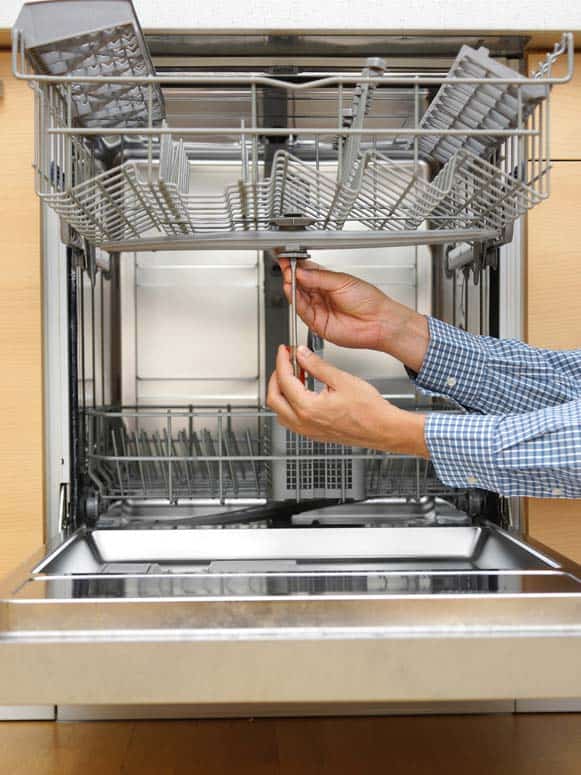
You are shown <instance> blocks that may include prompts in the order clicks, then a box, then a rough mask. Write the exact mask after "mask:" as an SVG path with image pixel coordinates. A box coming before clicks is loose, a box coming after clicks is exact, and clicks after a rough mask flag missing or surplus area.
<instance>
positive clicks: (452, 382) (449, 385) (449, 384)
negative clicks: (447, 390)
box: [446, 377, 457, 387]
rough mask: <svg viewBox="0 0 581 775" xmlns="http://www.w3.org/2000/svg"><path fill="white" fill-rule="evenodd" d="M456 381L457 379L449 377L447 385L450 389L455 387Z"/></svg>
mask: <svg viewBox="0 0 581 775" xmlns="http://www.w3.org/2000/svg"><path fill="white" fill-rule="evenodd" d="M456 381H457V380H456V377H448V379H447V380H446V385H448V387H455V386H456Z"/></svg>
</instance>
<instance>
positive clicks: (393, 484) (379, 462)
mask: <svg viewBox="0 0 581 775" xmlns="http://www.w3.org/2000/svg"><path fill="white" fill-rule="evenodd" d="M85 429H86V430H85V432H86V438H87V450H88V452H87V472H88V475H89V477H90V479H91V481H92V482H93V484H94V485H95V486H96V488H97V490H98V492H99V494H100V496H101V498H102V499H103V500H104V501H118V500H128V501H135V500H151V499H155V500H163V501H166V502H167V503H170V504H176V503H179V502H180V501H187V502H195V501H207V500H212V501H217V502H220V503H225V502H229V501H244V500H256V499H266V500H273V501H285V500H296V501H303V500H309V499H320V498H331V499H338V500H363V499H365V498H370V497H380V496H382V497H397V498H406V499H413V500H419V499H420V498H422V497H425V496H438V495H440V496H443V495H447V494H448V495H449V494H450V492H451V491H450V489H449V488H447V487H446V486H445V485H443V484H442V483H441V482H439V481H438V479H437V478H436V475H435V472H434V469H433V467H432V465H431V463H429V461H426V460H423V459H420V458H414V457H410V456H407V455H394V454H389V453H379V452H377V451H375V450H368V449H354V448H351V447H343V446H341V445H338V444H330V443H319V442H313V441H311V440H310V439H306V438H304V437H300V436H297V435H296V434H294V433H291V432H289V431H286V430H285V429H284V428H282V427H281V426H279V425H278V423H277V422H276V420H275V418H274V416H273V415H272V414H271V413H270V412H267V411H264V410H260V409H256V407H237V408H212V407H191V406H190V407H139V408H138V407H124V408H123V409H108V408H103V409H88V410H87V411H86V415H85Z"/></svg>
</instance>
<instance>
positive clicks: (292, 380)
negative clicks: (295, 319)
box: [276, 345, 310, 414]
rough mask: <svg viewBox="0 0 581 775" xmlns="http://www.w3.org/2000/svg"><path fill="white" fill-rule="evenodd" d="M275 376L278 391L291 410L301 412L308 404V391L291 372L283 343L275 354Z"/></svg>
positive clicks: (288, 357)
mask: <svg viewBox="0 0 581 775" xmlns="http://www.w3.org/2000/svg"><path fill="white" fill-rule="evenodd" d="M276 376H277V380H278V386H279V389H280V392H281V393H282V394H283V396H284V397H285V399H286V400H287V402H288V404H289V405H290V407H291V409H292V410H293V412H294V413H295V414H296V413H298V412H301V411H302V410H303V409H304V408H305V406H306V405H307V404H308V401H309V396H310V393H309V391H308V390H307V389H306V388H305V386H304V385H303V383H302V382H301V381H300V379H298V377H295V375H294V374H293V367H292V363H291V358H290V354H289V352H288V350H287V348H286V347H285V346H284V345H281V346H280V347H279V348H278V353H277V355H276Z"/></svg>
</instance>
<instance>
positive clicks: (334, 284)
mask: <svg viewBox="0 0 581 775" xmlns="http://www.w3.org/2000/svg"><path fill="white" fill-rule="evenodd" d="M310 263H311V262H310V261H308V262H306V264H310ZM289 279H290V277H289ZM352 280H353V278H352V277H351V276H350V275H348V274H344V273H343V272H332V271H331V270H330V269H323V268H321V267H318V266H316V265H315V266H307V265H304V266H303V265H302V264H301V265H300V266H299V267H298V268H297V284H298V285H300V286H301V287H302V288H304V289H305V290H307V291H326V292H327V293H332V292H333V291H338V290H340V289H341V288H343V287H344V286H345V285H347V283H349V282H351V281H352ZM285 282H286V275H285Z"/></svg>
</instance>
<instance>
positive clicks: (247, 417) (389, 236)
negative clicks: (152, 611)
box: [13, 0, 572, 590]
mask: <svg viewBox="0 0 581 775" xmlns="http://www.w3.org/2000/svg"><path fill="white" fill-rule="evenodd" d="M58 6H59V4H58V3H50V4H44V5H43V4H33V3H31V4H27V5H26V6H25V8H24V9H23V12H22V14H21V17H19V20H18V22H17V26H16V29H15V34H14V38H13V40H14V67H15V70H16V72H17V74H18V76H19V77H21V78H27V79H29V80H30V81H31V82H32V83H33V85H34V90H35V98H36V108H37V112H36V119H37V147H36V156H35V170H36V184H37V192H38V194H39V195H40V197H41V199H42V200H43V202H44V203H45V205H46V206H47V208H52V210H53V211H54V212H56V214H57V215H58V216H59V218H60V224H59V227H60V236H62V237H63V238H64V240H65V242H66V243H67V256H66V260H65V261H61V264H60V269H59V271H60V272H61V274H60V275H59V274H58V272H57V279H56V281H55V282H56V285H55V289H54V290H55V292H54V293H53V294H52V295H51V297H50V299H49V304H50V305H55V304H56V301H55V300H57V299H59V298H61V300H62V298H64V299H65V300H66V309H62V310H60V313H59V310H57V311H56V312H55V313H54V314H55V318H57V319H61V320H62V319H66V320H67V322H68V330H67V337H68V353H67V358H68V360H67V362H66V363H65V364H64V366H65V368H66V371H67V373H68V380H69V382H68V385H69V409H68V412H69V414H68V416H67V418H66V421H65V422H64V427H66V428H67V430H68V431H70V433H69V439H70V449H69V450H67V452H68V454H67V456H66V457H67V459H69V458H70V470H71V476H70V478H69V480H68V481H66V482H63V481H62V479H60V481H58V482H56V483H55V482H54V481H52V480H51V481H50V482H48V485H47V486H48V489H49V490H50V491H51V493H52V492H53V491H54V490H55V489H56V487H59V488H60V489H59V495H60V497H59V513H58V515H57V518H56V519H55V518H54V514H53V517H52V523H51V530H50V531H49V532H51V533H54V532H57V531H59V535H60V536H63V535H64V536H65V537H66V538H67V540H66V541H65V543H64V544H63V545H62V546H60V547H59V548H56V549H55V550H54V551H53V552H52V553H50V554H49V556H48V558H47V559H46V560H45V561H44V562H42V563H40V564H39V565H37V567H36V568H35V570H34V572H33V574H32V577H33V578H34V579H36V580H39V579H40V578H45V579H49V578H54V577H61V576H73V577H81V576H95V577H98V576H107V577H110V578H111V579H112V578H113V577H115V576H120V575H121V576H122V575H124V574H125V575H127V576H139V575H147V576H155V575H156V574H162V575H174V576H178V575H180V576H183V575H186V576H188V575H191V576H193V577H194V576H201V575H204V574H205V575H207V576H209V577H212V576H216V575H217V576H220V575H221V574H223V573H234V574H242V575H244V574H248V573H254V574H255V575H256V576H257V577H260V578H263V579H266V578H270V577H271V574H274V576H276V575H277V574H280V573H288V574H290V575H293V574H294V575H295V578H299V576H301V574H304V573H305V570H306V569H308V571H309V572H310V573H313V574H315V575H316V576H317V578H319V579H320V581H321V584H322V587H321V589H323V590H324V589H325V584H327V583H328V584H331V585H332V582H331V581H330V580H331V579H332V578H333V577H334V574H335V575H336V574H340V575H341V576H342V577H350V578H355V577H357V578H359V577H361V574H363V575H365V574H366V573H369V574H373V573H387V574H395V575H398V574H399V576H400V577H402V578H403V577H406V574H407V575H408V576H409V574H414V573H416V574H421V573H426V574H428V575H430V578H431V574H437V573H440V572H445V571H449V572H454V573H458V574H460V576H458V578H463V579H464V581H465V578H467V577H470V576H471V574H472V575H478V574H482V573H486V574H492V575H493V576H494V575H495V574H496V575H499V574H507V573H508V574H510V573H516V572H518V573H521V572H522V573H532V574H551V573H555V572H556V566H555V564H554V563H552V561H551V560H549V559H547V558H545V557H543V556H542V555H539V554H538V553H537V552H535V551H534V550H533V549H531V548H530V547H529V548H527V547H526V546H525V545H524V544H522V543H520V542H519V541H518V540H517V539H515V538H514V536H513V534H512V532H514V531H512V528H514V526H515V520H514V515H513V510H514V504H512V503H509V502H507V501H504V500H502V499H499V498H496V497H495V496H492V495H491V494H489V493H485V492H483V491H478V490H471V489H469V488H462V489H454V488H450V487H447V486H446V485H444V484H443V483H442V482H440V481H439V480H438V478H437V476H436V472H435V470H434V467H433V465H432V464H431V463H430V462H429V461H426V460H423V459H420V458H415V457H410V456H405V455H392V454H388V453H379V452H377V451H376V450H370V449H356V448H351V447H343V446H341V445H337V444H322V443H318V442H313V441H311V440H309V439H306V438H302V437H298V436H296V435H295V434H292V433H290V432H288V431H286V430H285V429H284V428H283V427H282V426H280V425H279V424H278V423H277V422H276V419H275V418H274V417H273V416H272V414H271V413H270V412H269V411H268V410H267V409H266V408H265V406H264V403H265V393H266V383H267V380H268V378H269V375H270V373H271V372H272V369H273V359H274V354H275V352H276V348H277V346H278V345H279V344H281V343H288V342H289V341H291V338H290V334H293V337H294V338H297V340H298V341H299V342H307V341H310V342H312V341H313V340H312V337H310V336H309V333H308V332H307V330H306V328H305V326H304V325H303V324H302V323H300V322H299V321H297V320H296V316H294V317H293V319H292V320H290V321H289V316H288V307H287V303H286V300H285V299H284V295H283V293H282V282H281V276H280V270H279V268H278V265H277V262H276V260H275V258H274V254H273V252H272V249H273V248H274V247H275V246H283V247H285V249H286V248H288V249H289V250H290V253H291V254H293V255H294V254H296V255H305V254H306V252H307V251H308V250H316V254H315V255H314V257H315V258H316V260H317V261H318V262H319V263H321V264H322V265H324V266H328V267H330V268H333V269H337V270H342V271H345V272H351V273H353V274H356V275H358V276H360V277H362V278H363V279H364V280H367V281H369V282H371V283H373V284H374V285H376V286H378V287H379V288H381V289H383V290H385V291H386V292H387V293H389V294H390V295H391V296H392V297H393V298H395V299H396V300H397V301H399V302H401V303H403V304H405V305H407V306H409V307H412V308H414V309H416V310H417V311H418V312H419V313H422V314H435V315H437V316H439V317H441V318H442V319H445V320H448V321H449V322H450V323H453V324H456V325H459V326H461V327H462V328H465V329H467V330H470V331H473V332H475V333H480V334H490V333H496V332H497V330H498V320H499V311H498V293H499V290H498V276H497V266H498V251H499V249H500V246H501V245H504V244H506V243H508V242H510V239H511V235H512V225H513V223H514V222H515V221H516V220H517V219H518V218H519V217H520V216H521V215H523V214H524V213H525V212H526V211H527V210H528V209H530V208H531V207H533V206H535V205H536V204H538V203H540V202H541V201H542V200H543V199H545V198H546V197H547V196H548V175H549V170H550V163H549V156H548V152H547V144H548V136H549V119H550V112H549V102H550V99H549V98H550V92H551V86H552V85H553V83H556V82H557V81H556V79H554V78H553V76H552V73H551V65H552V63H553V62H554V61H556V59H557V58H558V56H560V55H563V54H566V55H567V57H568V62H569V67H571V61H572V60H571V50H572V41H571V38H570V36H567V35H565V36H564V37H563V39H562V41H561V42H560V44H558V46H557V47H556V48H555V50H554V51H553V52H552V53H551V54H550V55H549V56H548V59H547V60H546V62H545V64H543V65H542V66H541V67H540V69H539V71H538V73H536V76H538V77H535V78H534V79H526V78H524V77H523V76H522V75H521V74H520V73H519V72H518V65H519V62H520V59H521V58H522V55H523V46H524V43H525V41H524V40H521V39H517V38H513V37H507V38H506V40H504V39H498V37H496V36H491V37H490V39H489V41H487V42H488V43H489V45H490V46H491V47H492V49H493V51H492V52H491V51H490V50H489V49H487V48H485V47H483V46H481V45H480V43H479V44H478V45H479V46H480V47H479V48H476V47H474V48H472V47H470V46H469V45H464V46H460V45H459V44H460V43H461V41H459V40H456V41H454V40H452V39H450V40H447V42H446V43H444V41H442V40H440V39H438V40H436V38H430V37H429V36H425V37H422V36H418V37H417V38H416V39H415V43H414V42H412V41H411V40H408V41H407V42H406V45H405V46H404V49H405V51H404V50H403V49H402V42H401V40H399V39H398V41H399V42H397V46H398V52H399V53H401V54H402V55H401V56H393V57H391V58H390V57H387V59H385V60H384V59H383V58H382V56H379V55H378V54H376V53H374V50H373V48H374V46H379V47H380V48H381V53H385V51H386V50H389V47H388V48H387V49H386V48H385V46H386V41H385V40H382V39H381V38H373V37H371V38H370V37H367V38H366V36H359V37H358V38H357V40H355V39H353V40H351V39H350V40H351V45H352V46H353V49H352V50H351V51H349V50H348V45H347V42H346V41H341V45H340V46H339V48H337V45H339V44H338V43H337V41H335V42H334V43H333V41H324V40H323V39H319V38H318V37H317V36H310V37H309V36H306V37H304V38H300V39H299V38H297V39H296V40H295V39H294V38H293V39H292V40H291V39H289V40H286V41H285V40H282V39H281V38H280V36H274V37H273V39H272V41H270V43H269V48H268V47H267V48H268V50H264V47H263V46H262V44H261V43H260V42H257V41H256V40H255V39H254V38H253V37H252V36H248V38H247V39H245V42H244V40H243V39H238V38H237V39H236V40H235V41H234V40H232V41H230V42H231V43H232V45H234V47H235V50H236V51H237V52H238V54H237V57H233V56H232V50H231V49H230V47H229V45H228V44H227V43H225V40H224V39H222V38H220V37H219V36H218V38H217V39H216V41H215V43H216V47H217V48H215V50H214V51H213V53H212V54H211V55H209V53H208V51H209V49H208V45H209V38H207V39H204V40H200V39H198V38H196V36H193V37H192V36H190V38H188V37H187V36H186V37H184V38H182V37H180V36H172V35H170V34H168V35H167V36H165V38H164V37H163V36H162V37H159V36H156V37H155V38H152V39H151V41H150V42H151V44H152V45H153V46H154V52H153V58H152V57H150V52H149V50H148V48H147V41H146V40H145V38H144V37H143V35H142V32H141V30H140V28H139V24H138V21H137V19H136V18H135V13H134V9H133V8H132V6H131V4H130V3H125V2H123V0H117V2H115V3H110V4H95V8H93V6H92V4H91V3H90V2H88V0H75V1H74V2H70V3H68V4H67V5H66V7H67V9H68V11H69V13H68V15H67V18H66V29H64V30H63V29H61V27H62V22H59V15H58ZM87 8H91V9H92V10H93V11H94V12H95V13H97V11H98V13H99V14H101V15H102V14H105V16H106V15H107V14H109V15H110V18H109V17H107V18H108V19H109V22H110V24H109V25H105V24H104V23H103V24H101V25H100V26H99V28H98V29H97V28H96V29H87V28H86V25H87V23H88V22H87V15H86V13H84V10H85V11H86V9H87ZM113 17H114V18H113ZM91 18H92V17H91ZM95 18H96V17H95ZM99 18H100V19H101V20H102V21H103V19H104V18H105V17H103V18H102V17H101V16H99ZM74 30H76V34H74V35H73V34H72V33H73V31H74ZM63 36H64V37H63ZM394 40H395V39H394ZM392 42H393V41H392ZM470 42H472V43H474V42H475V41H470ZM485 42H486V41H485ZM176 44H179V45H178V48H179V47H180V46H181V47H182V50H181V51H180V53H179V55H178V54H176ZM88 46H89V47H90V50H91V51H99V52H100V58H97V59H95V60H94V61H93V59H92V58H91V57H89V58H87V55H86V52H87V51H88V50H89V48H87V47H88ZM188 46H190V47H191V50H190V51H185V52H184V50H183V47H185V48H186V49H187V48H188ZM281 46H282V47H283V48H285V47H286V48H288V47H289V46H290V47H291V48H292V47H293V46H294V47H296V46H298V49H302V48H304V47H305V46H306V47H307V48H308V47H311V49H312V50H311V53H310V55H309V56H308V57H307V56H305V57H299V58H298V59H297V60H296V62H294V63H292V64H291V63H290V61H289V59H288V57H286V58H285V57H282V59H281V56H280V51H278V49H279V48H280V47H281ZM244 47H246V51H247V54H248V56H247V57H246V58H245V57H243V56H242V55H241V51H242V50H243V49H244ZM298 49H297V50H298ZM331 49H332V50H333V55H331ZM363 50H365V51H366V55H365V56H363V57H362V56H361V52H362V51H363ZM277 51H278V54H277V53H276V52H277ZM128 52H129V53H128ZM357 52H359V53H357ZM494 53H499V54H501V57H500V58H498V59H495V58H494V56H493V54H494ZM501 59H502V61H501ZM111 63H115V78H113V76H111V73H110V68H111ZM63 73H64V75H63ZM136 73H141V75H136ZM112 78H113V79H112ZM144 78H145V80H143V79H144ZM63 79H64V80H63ZM67 79H68V80H67ZM115 79H118V80H117V81H116V80H115ZM466 79H467V81H466ZM458 100H461V101H462V102H463V104H465V109H464V110H462V111H458V110H457V102H458ZM45 209H46V208H45ZM50 217H52V216H50ZM47 218H49V216H48V215H47ZM289 225H290V226H292V229H291V230H290V231H285V230H284V227H285V226H289ZM456 245H460V247H459V248H457V249H456V250H454V251H453V250H452V248H453V246H456ZM319 248H321V249H320V250H319ZM339 248H341V249H339ZM450 261H453V262H455V263H453V264H451V263H450ZM64 284H66V293H62V294H60V293H57V292H56V290H57V288H61V289H62V288H63V285H64ZM51 309H52V306H51ZM59 314H60V318H59ZM61 332H62V329H61ZM317 346H318V347H320V348H323V354H324V357H325V358H326V359H328V360H329V361H331V362H332V363H334V364H335V365H337V366H339V367H340V368H343V369H346V370H348V371H350V372H352V373H354V374H357V375H358V376H360V377H362V378H364V379H366V380H369V381H370V382H372V383H373V384H374V385H376V386H377V387H378V389H379V390H380V392H381V393H382V394H383V395H384V396H385V397H386V398H387V399H389V400H390V401H392V402H393V403H395V404H398V405H401V406H403V407H405V408H406V409H409V410H410V411H430V410H432V409H437V410H438V411H458V407H456V406H454V405H452V404H446V403H445V402H443V401H442V400H440V399H438V398H433V397H425V396H421V395H420V394H419V393H418V391H416V390H415V389H414V387H413V385H412V384H411V383H410V381H409V378H408V375H407V373H406V372H405V370H404V368H403V367H402V365H401V364H399V363H398V362H396V361H395V360H394V359H392V358H389V357H387V356H385V355H383V354H381V353H378V352H371V351H354V350H350V349H347V348H340V347H336V346H334V345H332V344H330V343H328V342H325V343H324V344H323V343H322V342H320V343H318V344H317ZM64 349H66V348H62V349H61V352H60V355H61V357H62V351H63V350H64ZM48 360H50V359H48ZM57 376H58V377H59V378H60V375H57ZM60 385H61V383H58V385H57V387H56V388H54V386H53V385H51V384H50V383H49V388H50V389H53V392H54V395H53V401H56V400H61V399H59V397H58V393H59V388H60ZM63 459H64V456H63ZM55 485H56V487H55ZM51 498H52V495H51ZM51 502H52V501H51ZM53 512H54V509H53ZM499 526H503V527H507V528H510V529H511V532H504V531H502V530H500V529H499ZM461 574H466V576H464V577H462V576H461ZM464 581H463V582H462V583H464ZM431 583H432V582H430V584H431ZM430 584H428V585H427V588H431V587H430ZM452 586H453V585H452ZM460 586H461V583H460Z"/></svg>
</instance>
